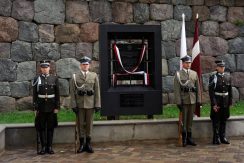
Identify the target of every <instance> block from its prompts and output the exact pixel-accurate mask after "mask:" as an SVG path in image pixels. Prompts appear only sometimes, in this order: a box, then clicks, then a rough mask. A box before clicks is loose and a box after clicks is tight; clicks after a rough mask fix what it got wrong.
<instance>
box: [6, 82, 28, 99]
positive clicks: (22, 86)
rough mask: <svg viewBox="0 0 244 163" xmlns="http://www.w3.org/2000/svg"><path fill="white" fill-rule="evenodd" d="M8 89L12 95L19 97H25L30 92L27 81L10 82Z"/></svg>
mask: <svg viewBox="0 0 244 163" xmlns="http://www.w3.org/2000/svg"><path fill="white" fill-rule="evenodd" d="M10 90H11V95H12V97H15V98H20V97H26V96H29V94H30V83H29V82H27V81H24V82H11V83H10Z"/></svg>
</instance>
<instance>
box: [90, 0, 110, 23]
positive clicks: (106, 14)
mask: <svg viewBox="0 0 244 163" xmlns="http://www.w3.org/2000/svg"><path fill="white" fill-rule="evenodd" d="M89 9H90V14H91V18H92V21H93V22H100V23H102V22H110V21H111V20H112V10H111V5H110V3H109V2H108V1H106V0H100V1H90V3H89Z"/></svg>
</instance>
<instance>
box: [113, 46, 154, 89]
mask: <svg viewBox="0 0 244 163" xmlns="http://www.w3.org/2000/svg"><path fill="white" fill-rule="evenodd" d="M113 50H114V52H115V57H116V59H117V61H118V62H119V64H120V66H121V67H122V69H123V71H124V72H126V73H127V74H141V75H144V84H145V85H149V75H148V73H146V72H145V71H136V70H137V69H138V68H139V66H140V64H141V62H142V60H143V57H144V55H145V51H146V45H145V44H143V47H142V50H141V53H140V58H139V60H138V63H137V64H136V65H135V67H134V68H133V69H132V70H126V69H125V67H124V65H123V63H122V60H121V56H120V51H119V48H118V47H117V45H116V44H115V43H114V44H113ZM116 75H122V74H119V73H117V74H113V84H114V85H115V84H116V83H115V82H116Z"/></svg>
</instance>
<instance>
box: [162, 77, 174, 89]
mask: <svg viewBox="0 0 244 163" xmlns="http://www.w3.org/2000/svg"><path fill="white" fill-rule="evenodd" d="M162 84H163V93H170V92H174V76H166V77H163V78H162Z"/></svg>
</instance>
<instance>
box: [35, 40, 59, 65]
mask: <svg viewBox="0 0 244 163" xmlns="http://www.w3.org/2000/svg"><path fill="white" fill-rule="evenodd" d="M32 50H33V54H34V59H35V60H36V61H41V60H44V59H49V60H55V61H56V60H58V59H59V58H60V52H59V44H57V43H34V44H32Z"/></svg>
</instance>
